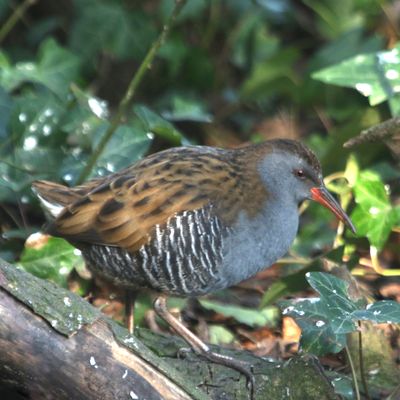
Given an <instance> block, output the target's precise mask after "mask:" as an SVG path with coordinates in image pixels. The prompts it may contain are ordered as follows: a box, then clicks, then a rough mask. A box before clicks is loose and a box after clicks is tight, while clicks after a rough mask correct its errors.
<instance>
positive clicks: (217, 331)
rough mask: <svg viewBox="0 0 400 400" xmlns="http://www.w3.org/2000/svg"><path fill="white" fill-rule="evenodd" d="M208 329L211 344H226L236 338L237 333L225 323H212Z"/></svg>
mask: <svg viewBox="0 0 400 400" xmlns="http://www.w3.org/2000/svg"><path fill="white" fill-rule="evenodd" d="M208 330H209V335H210V343H211V344H216V345H224V344H229V343H232V342H233V341H234V340H235V335H234V334H233V333H232V332H231V331H230V330H228V329H226V328H225V327H224V326H223V325H210V326H209V328H208Z"/></svg>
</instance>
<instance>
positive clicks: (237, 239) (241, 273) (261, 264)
mask: <svg viewBox="0 0 400 400" xmlns="http://www.w3.org/2000/svg"><path fill="white" fill-rule="evenodd" d="M298 223H299V215H298V209H297V206H296V205H294V204H293V205H287V204H283V203H281V202H279V203H275V204H274V203H271V204H270V205H269V206H268V207H266V208H264V210H263V211H262V212H261V213H260V214H259V215H258V216H256V217H254V218H249V217H248V216H247V215H246V214H245V213H244V212H243V213H242V214H240V215H239V217H238V220H237V222H236V223H235V225H234V228H233V230H232V233H231V234H230V235H229V236H228V237H227V238H226V239H225V240H224V251H223V265H222V267H221V274H222V276H224V277H225V282H224V284H225V285H226V286H232V285H234V284H236V283H239V282H241V281H243V280H245V279H248V278H250V277H251V276H253V275H255V274H256V273H257V272H259V271H261V270H262V269H265V268H267V267H269V266H271V264H273V263H274V262H275V261H276V260H278V259H279V258H281V257H282V256H284V255H285V254H286V253H287V251H288V250H289V247H290V245H291V244H292V242H293V240H294V238H295V237H296V233H297V229H298Z"/></svg>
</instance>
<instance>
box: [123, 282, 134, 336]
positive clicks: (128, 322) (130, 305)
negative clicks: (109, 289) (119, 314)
mask: <svg viewBox="0 0 400 400" xmlns="http://www.w3.org/2000/svg"><path fill="white" fill-rule="evenodd" d="M135 300H136V293H135V292H132V291H131V290H129V289H127V290H126V292H125V326H126V328H127V329H128V331H129V333H133V331H134V329H135Z"/></svg>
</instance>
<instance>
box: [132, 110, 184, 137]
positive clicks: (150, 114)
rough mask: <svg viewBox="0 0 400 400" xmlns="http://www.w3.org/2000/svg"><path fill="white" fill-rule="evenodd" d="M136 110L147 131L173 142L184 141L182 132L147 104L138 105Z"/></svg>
mask: <svg viewBox="0 0 400 400" xmlns="http://www.w3.org/2000/svg"><path fill="white" fill-rule="evenodd" d="M134 111H135V113H136V115H137V116H138V117H139V118H140V120H141V121H142V123H143V125H144V128H145V130H146V132H148V133H153V134H154V135H157V136H160V137H162V138H163V139H166V140H168V141H169V142H171V143H173V144H181V143H182V140H183V136H182V134H181V133H180V132H179V131H178V130H177V129H176V128H175V127H174V126H173V125H172V124H171V123H170V122H168V121H167V120H165V119H164V118H162V117H160V116H159V115H158V114H156V113H155V112H154V111H151V110H150V109H149V108H147V107H145V106H136V107H135V108H134Z"/></svg>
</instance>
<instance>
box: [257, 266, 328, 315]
mask: <svg viewBox="0 0 400 400" xmlns="http://www.w3.org/2000/svg"><path fill="white" fill-rule="evenodd" d="M320 264H321V261H320V260H317V261H316V262H312V263H311V264H310V265H308V266H307V267H305V268H303V269H302V270H301V271H298V272H296V273H294V274H291V275H288V276H285V277H283V278H280V279H279V280H278V281H276V282H274V283H273V284H272V285H271V286H269V287H268V289H267V290H266V292H265V293H264V295H263V297H262V300H261V304H260V307H264V306H266V305H269V304H272V303H273V302H274V301H276V300H278V299H279V298H281V297H284V296H287V295H290V294H294V293H296V292H299V291H301V290H304V289H306V288H307V286H308V284H307V280H306V278H305V273H306V272H310V271H318V270H320V269H321V265H320Z"/></svg>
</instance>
